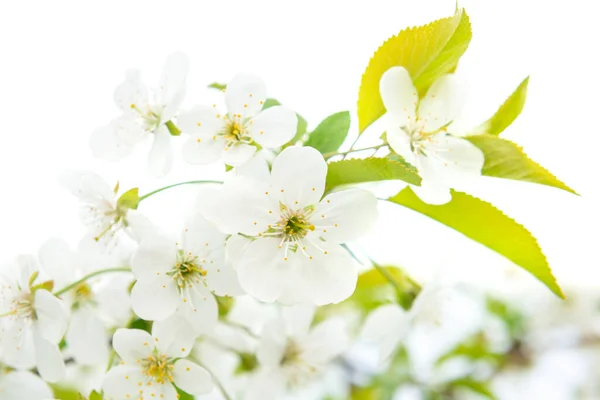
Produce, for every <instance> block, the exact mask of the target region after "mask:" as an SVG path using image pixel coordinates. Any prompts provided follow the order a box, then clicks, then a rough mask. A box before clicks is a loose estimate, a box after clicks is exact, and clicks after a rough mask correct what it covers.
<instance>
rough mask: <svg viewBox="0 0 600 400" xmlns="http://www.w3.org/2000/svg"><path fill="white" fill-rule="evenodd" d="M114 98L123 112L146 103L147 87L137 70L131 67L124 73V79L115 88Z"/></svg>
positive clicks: (143, 105)
mask: <svg viewBox="0 0 600 400" xmlns="http://www.w3.org/2000/svg"><path fill="white" fill-rule="evenodd" d="M114 99H115V103H117V106H119V107H120V108H121V110H123V111H125V112H131V110H132V109H133V108H134V107H138V108H142V107H145V106H146V105H147V104H148V89H147V88H146V86H145V85H144V84H143V83H142V80H141V77H140V71H139V70H137V69H131V70H129V71H127V72H126V73H125V81H124V82H123V83H121V84H120V85H119V86H117V88H116V89H115V93H114Z"/></svg>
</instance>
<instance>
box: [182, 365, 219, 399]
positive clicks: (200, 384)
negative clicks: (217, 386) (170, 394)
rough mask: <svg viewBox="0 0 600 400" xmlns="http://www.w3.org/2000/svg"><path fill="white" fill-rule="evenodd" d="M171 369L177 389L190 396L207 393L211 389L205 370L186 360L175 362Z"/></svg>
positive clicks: (210, 379)
mask: <svg viewBox="0 0 600 400" xmlns="http://www.w3.org/2000/svg"><path fill="white" fill-rule="evenodd" d="M174 367H175V368H174V369H173V380H174V382H175V384H176V385H177V387H179V388H180V389H181V390H183V391H184V392H186V393H189V394H191V395H196V396H197V395H202V394H206V393H209V392H210V391H211V390H212V388H213V383H212V378H211V376H210V374H209V373H208V371H207V370H205V369H204V368H202V367H201V366H199V365H198V364H195V363H193V362H191V361H188V360H177V361H176V362H175V365H174Z"/></svg>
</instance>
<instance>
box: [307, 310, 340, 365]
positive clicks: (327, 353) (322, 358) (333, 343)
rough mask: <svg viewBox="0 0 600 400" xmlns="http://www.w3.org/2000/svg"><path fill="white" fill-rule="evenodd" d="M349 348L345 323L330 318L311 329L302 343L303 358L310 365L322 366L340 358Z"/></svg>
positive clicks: (338, 318) (338, 319)
mask: <svg viewBox="0 0 600 400" xmlns="http://www.w3.org/2000/svg"><path fill="white" fill-rule="evenodd" d="M349 346H350V336H349V332H348V326H347V324H346V322H345V321H344V320H343V319H342V318H340V317H337V318H331V319H328V320H326V321H323V322H321V323H320V324H318V325H317V326H315V327H314V328H312V329H311V331H310V333H309V334H308V336H306V338H305V339H304V340H303V341H302V345H301V347H302V348H303V349H304V355H303V358H304V359H305V360H306V361H308V362H309V363H310V364H316V365H324V364H327V363H328V362H330V361H331V360H333V359H334V358H335V357H338V356H340V355H341V354H342V353H343V352H344V351H346V350H347V349H348V347H349Z"/></svg>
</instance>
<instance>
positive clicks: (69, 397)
mask: <svg viewBox="0 0 600 400" xmlns="http://www.w3.org/2000/svg"><path fill="white" fill-rule="evenodd" d="M50 387H51V388H52V391H53V392H54V397H55V398H56V399H58V400H81V396H80V394H79V391H78V390H75V389H72V388H68V387H64V386H61V385H56V384H53V385H50Z"/></svg>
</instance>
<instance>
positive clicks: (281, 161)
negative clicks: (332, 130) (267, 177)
mask: <svg viewBox="0 0 600 400" xmlns="http://www.w3.org/2000/svg"><path fill="white" fill-rule="evenodd" d="M326 176H327V163H326V162H325V159H324V158H323V156H322V155H321V153H319V152H318V151H317V150H315V149H314V148H312V147H288V148H287V149H285V150H283V151H282V152H281V153H280V154H279V156H277V158H276V159H275V161H274V162H273V168H272V169H271V186H272V188H273V189H274V190H275V192H276V193H277V194H278V195H279V197H280V199H281V202H282V203H283V204H285V205H287V206H288V207H297V208H302V207H306V206H309V205H313V204H317V203H318V202H319V200H320V199H321V196H323V192H324V191H325V178H326Z"/></svg>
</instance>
